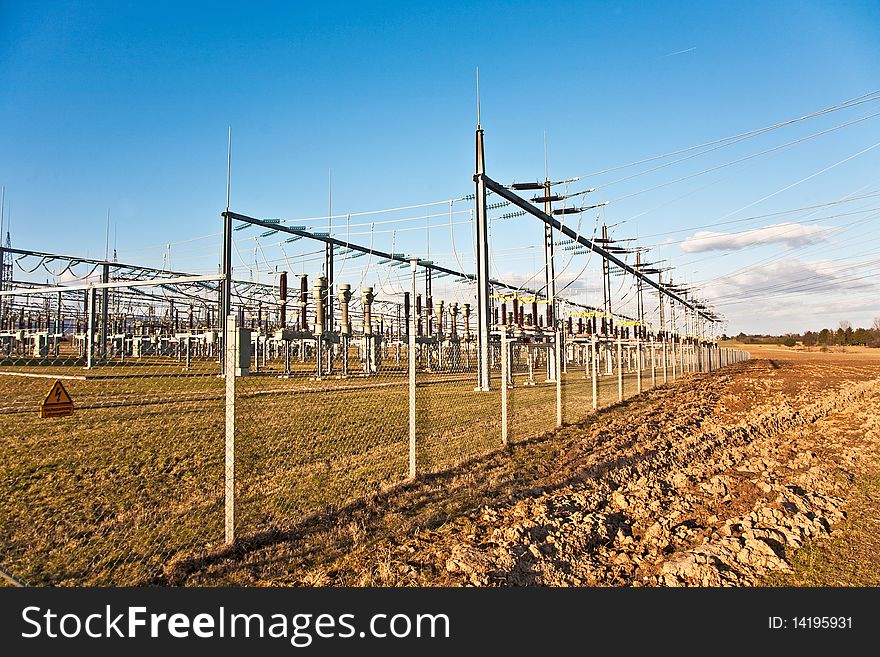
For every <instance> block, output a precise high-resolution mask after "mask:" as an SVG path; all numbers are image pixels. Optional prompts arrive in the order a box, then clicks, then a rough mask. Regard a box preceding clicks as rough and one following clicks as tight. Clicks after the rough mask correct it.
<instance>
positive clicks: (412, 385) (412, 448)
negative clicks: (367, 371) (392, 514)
mask: <svg viewBox="0 0 880 657" xmlns="http://www.w3.org/2000/svg"><path fill="white" fill-rule="evenodd" d="M409 263H410V275H411V277H412V281H411V284H412V296H413V298H415V296H416V267H417V264H418V260H417V259H415V258H414V259H412V260H410V261H409ZM407 368H408V373H409V478H410V479H415V478H416V314H415V313H411V314H410V324H409V354H408V355H407Z"/></svg>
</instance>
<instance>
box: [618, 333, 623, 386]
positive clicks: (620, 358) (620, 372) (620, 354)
mask: <svg viewBox="0 0 880 657" xmlns="http://www.w3.org/2000/svg"><path fill="white" fill-rule="evenodd" d="M617 401H619V402H622V401H623V344H622V343H621V341H620V332H619V331H618V333H617Z"/></svg>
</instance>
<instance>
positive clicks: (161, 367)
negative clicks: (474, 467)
mask: <svg viewBox="0 0 880 657" xmlns="http://www.w3.org/2000/svg"><path fill="white" fill-rule="evenodd" d="M391 365H392V366H393V363H392V364H391ZM0 369H2V371H3V372H7V373H6V374H0V400H2V401H0V416H2V421H3V425H2V426H3V428H2V431H0V546H2V547H0V565H2V566H3V567H4V568H6V569H8V570H9V571H11V572H12V573H14V574H15V575H17V576H18V577H20V578H22V579H23V580H25V581H26V582H28V583H30V584H34V585H73V584H87V585H102V584H117V585H132V584H145V583H150V582H153V581H156V578H157V577H158V576H159V575H160V574H161V572H162V570H163V568H164V567H165V565H166V564H167V563H169V561H174V560H179V559H182V558H185V557H186V556H187V555H189V554H195V553H200V552H204V551H205V550H211V549H216V548H217V547H219V546H220V545H221V544H222V541H223V505H224V498H223V475H224V426H225V425H224V394H223V391H224V388H223V386H224V381H223V379H222V378H221V377H219V376H217V365H216V363H214V362H213V361H211V360H208V359H205V360H194V361H193V363H192V366H191V368H190V369H189V370H185V369H184V368H183V367H182V365H181V364H179V363H177V362H175V361H174V360H173V359H159V358H153V359H144V360H143V361H141V362H140V363H135V362H127V363H125V364H121V363H117V364H113V365H112V366H104V367H97V368H95V369H93V370H89V371H85V370H83V369H82V368H80V367H70V366H66V365H57V366H47V367H34V366H5V367H3V368H0ZM10 372H15V373H18V374H25V373H30V374H40V375H46V374H51V375H60V376H62V377H75V378H68V379H64V385H65V387H66V388H67V390H68V392H69V393H70V395H71V397H72V398H73V400H74V403H75V406H76V412H75V415H74V416H73V417H67V418H53V419H40V418H39V417H38V416H37V412H36V411H37V405H38V404H39V402H40V401H41V400H42V398H43V396H44V395H45V394H46V392H47V391H48V389H49V388H50V387H51V384H52V379H51V378H32V377H26V376H14V375H12V374H10ZM278 374H279V372H278V371H277V370H276V371H275V372H273V373H271V374H264V375H257V376H251V377H242V378H238V379H237V380H236V384H237V390H236V496H237V504H236V515H237V522H236V525H237V531H238V534H239V535H240V536H242V537H244V538H246V537H248V536H252V535H258V534H265V533H267V532H272V531H282V530H284V528H286V527H289V526H292V525H293V524H295V523H296V522H297V521H298V520H299V519H301V518H302V517H303V516H304V515H306V514H309V513H312V512H315V511H319V510H322V509H325V508H327V507H331V508H332V507H339V506H342V505H344V504H345V503H346V502H348V501H350V500H353V499H358V498H363V497H365V496H368V495H370V494H372V493H374V492H378V491H381V490H384V489H387V488H388V487H390V486H393V485H395V484H399V483H401V482H402V481H403V480H404V479H405V477H406V475H407V468H408V440H409V433H408V397H407V384H406V378H405V372H404V371H403V370H401V369H396V370H395V368H393V367H389V368H388V369H387V370H386V371H383V373H382V374H381V375H380V376H375V377H369V378H363V377H352V378H348V379H336V378H327V379H325V380H322V381H316V380H314V379H313V377H310V376H308V375H307V373H306V372H305V371H304V370H302V369H301V370H300V371H299V373H297V374H295V375H293V376H291V377H290V378H280V377H279V376H278ZM82 377H85V378H82ZM644 377H645V378H644V379H643V384H644V386H645V388H647V387H648V386H649V385H650V372H649V371H648V372H647V373H645V374H644ZM658 377H659V373H658ZM536 378H538V380H539V382H538V383H537V385H534V386H527V385H523V383H524V381H525V375H524V374H522V373H518V374H517V375H516V376H515V381H516V385H515V387H514V388H513V389H511V390H510V395H509V403H510V407H509V408H510V413H509V418H510V419H509V431H510V439H511V440H512V441H518V440H524V439H528V438H531V437H533V436H536V435H540V434H542V433H545V432H547V431H551V430H552V429H553V428H554V426H555V422H556V401H555V389H556V388H555V384H553V383H543V382H542V381H543V377H536ZM659 380H660V379H659V378H658V382H659ZM496 381H497V379H496ZM599 383H600V385H599V403H600V406H607V405H609V404H612V403H614V402H616V401H617V378H616V375H615V376H603V377H600V381H599ZM473 385H474V375H473V373H462V372H458V373H455V374H437V373H435V374H429V373H424V374H422V373H420V374H419V377H418V392H417V404H416V411H417V464H418V469H419V472H420V473H421V472H431V471H440V470H443V469H446V468H450V467H454V466H455V465H457V464H459V463H461V462H463V461H466V460H467V459H470V458H472V457H474V456H477V455H480V454H484V453H486V452H489V451H491V450H493V449H497V448H499V447H500V445H501V426H500V391H499V390H498V389H497V386H495V389H494V390H493V391H491V392H488V393H475V392H474V391H473ZM635 386H636V383H635V375H634V374H628V375H627V376H626V378H625V395H626V396H631V395H632V394H634V393H635ZM563 401H564V416H565V420H566V422H573V421H576V420H580V419H583V418H585V417H587V416H589V415H590V414H591V413H592V412H593V411H592V390H591V381H590V379H587V378H584V371H583V368H572V369H571V370H570V371H569V372H568V373H567V374H566V375H564V378H563Z"/></svg>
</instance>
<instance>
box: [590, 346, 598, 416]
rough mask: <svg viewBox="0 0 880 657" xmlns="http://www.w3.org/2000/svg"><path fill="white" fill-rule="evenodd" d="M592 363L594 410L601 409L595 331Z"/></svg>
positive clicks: (591, 348)
mask: <svg viewBox="0 0 880 657" xmlns="http://www.w3.org/2000/svg"><path fill="white" fill-rule="evenodd" d="M590 351H591V355H590V365H591V367H592V372H593V376H592V379H593V410H594V411H595V410H598V409H599V364H598V363H597V362H596V353H597V349H596V333H595V331H594V332H593V334H592V336H591V340H590Z"/></svg>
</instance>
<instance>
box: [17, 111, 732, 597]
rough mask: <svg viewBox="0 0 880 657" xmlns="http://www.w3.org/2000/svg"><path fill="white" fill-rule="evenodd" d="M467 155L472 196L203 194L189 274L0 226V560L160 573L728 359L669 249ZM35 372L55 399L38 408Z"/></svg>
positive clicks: (561, 193) (27, 572)
mask: <svg viewBox="0 0 880 657" xmlns="http://www.w3.org/2000/svg"><path fill="white" fill-rule="evenodd" d="M486 162H487V157H486V149H485V146H484V135H483V130H482V128H480V127H478V129H477V132H476V163H477V164H476V172H475V174H474V175H473V181H474V183H475V190H474V191H473V193H470V194H467V195H465V196H462V197H459V198H455V199H447V200H443V201H440V202H437V203H429V204H422V205H417V206H406V207H403V208H394V209H391V210H385V211H381V212H380V211H377V212H375V213H360V214H364V215H366V216H367V221H361V222H358V221H357V218H358V216H359V213H352V214H348V215H333V214H332V212H330V213H328V216H327V217H322V218H319V219H315V220H297V219H280V218H261V217H258V216H252V215H251V214H248V212H247V209H246V208H241V209H240V210H233V209H231V208H230V206H229V199H228V198H227V207H226V209H225V211H223V212H222V213H220V220H219V222H218V226H217V227H218V228H219V229H221V231H222V232H221V237H220V244H219V247H220V249H219V250H220V268H219V271H215V272H214V273H207V274H206V273H199V272H198V271H178V270H174V269H172V268H171V267H170V266H169V267H167V268H164V267H163V268H159V267H147V266H141V265H138V264H132V263H128V262H120V261H119V260H118V259H117V258H116V257H109V253H108V257H105V258H104V259H96V258H88V257H81V256H78V255H72V254H61V253H47V252H43V251H38V250H29V249H25V248H20V247H19V246H17V245H16V247H15V248H13V246H12V243H11V240H10V237H9V234H8V232H7V234H6V239H5V242H4V246H3V247H2V248H0V275H2V276H0V386H2V391H3V394H2V395H0V399H2V401H0V414H3V417H4V422H5V423H7V425H8V427H9V431H10V432H11V435H14V436H39V437H40V440H39V447H38V448H34V447H32V446H30V447H29V446H28V443H27V441H21V440H18V441H16V440H13V441H11V442H8V443H7V444H6V447H5V448H4V449H5V451H6V454H5V455H4V457H3V462H4V463H14V464H16V465H15V466H14V467H13V468H12V469H10V471H9V474H8V476H6V477H5V479H4V481H6V482H7V483H6V484H5V486H6V490H4V491H3V495H4V497H6V498H7V499H9V500H13V502H12V504H11V507H10V508H11V511H9V512H8V513H6V514H5V515H4V519H3V525H2V526H0V536H2V537H3V539H4V544H5V545H6V549H5V551H4V553H3V555H2V559H3V560H2V561H0V566H2V568H3V572H5V573H6V575H7V577H13V576H14V577H16V578H20V579H21V580H22V581H25V582H34V583H43V584H83V583H85V584H144V583H150V582H155V581H161V573H162V569H163V567H164V565H165V564H167V563H168V562H169V561H174V560H180V559H185V558H188V556H190V555H192V554H195V553H200V552H204V551H205V550H211V549H218V548H219V547H222V546H224V545H227V546H228V545H235V544H237V542H239V541H240V540H242V539H247V538H248V537H254V536H263V535H265V534H266V533H267V532H269V533H271V532H277V531H284V530H286V529H287V528H289V527H291V526H293V525H294V524H295V523H296V522H297V521H298V519H300V518H302V517H304V516H306V515H308V514H313V513H316V512H319V511H326V510H327V509H334V508H340V507H343V506H344V505H346V504H351V503H353V501H356V500H362V499H365V498H366V497H368V496H370V495H374V494H377V493H381V492H382V491H386V490H389V489H391V488H393V487H394V486H396V485H399V484H401V483H405V482H407V481H411V480H413V479H416V478H418V477H419V476H421V475H422V474H424V473H429V472H435V471H440V470H444V469H449V468H453V467H456V466H457V465H459V464H461V463H463V462H465V461H467V460H469V459H473V458H476V457H479V456H481V455H485V454H487V453H490V452H492V451H493V450H498V449H503V448H505V447H506V446H508V445H510V444H512V443H515V442H516V441H518V440H525V439H529V438H532V437H534V436H538V435H541V434H543V433H546V432H548V431H552V430H553V429H555V428H557V427H560V426H562V425H564V424H573V423H577V422H581V421H584V420H585V419H587V418H589V417H590V416H591V415H592V414H594V413H596V412H598V411H600V410H601V409H602V408H604V407H608V406H611V405H615V404H617V403H619V402H622V401H624V400H625V399H628V398H631V397H633V396H634V395H638V394H641V393H643V392H646V391H648V390H649V389H650V388H652V387H655V386H660V385H668V384H672V383H673V382H674V381H676V380H677V379H679V378H680V377H682V376H686V375H704V374H706V375H708V374H707V373H710V372H712V371H713V370H716V369H719V368H722V367H726V366H729V365H734V364H736V363H738V362H740V361H743V360H745V359H746V358H747V357H748V354H746V353H744V352H741V351H737V350H734V349H729V348H725V347H722V346H721V345H720V344H719V342H718V334H719V332H720V331H719V325H720V322H721V321H722V318H721V317H719V316H718V315H717V314H716V313H715V312H714V311H713V309H712V305H711V303H710V302H709V301H707V300H702V299H700V298H699V296H698V293H697V291H696V290H694V289H692V288H690V287H689V286H687V285H684V284H676V283H674V282H673V274H674V272H673V267H672V263H670V262H668V261H665V260H661V259H659V258H653V257H652V254H651V251H650V250H649V249H648V248H646V247H640V246H639V245H638V243H637V242H636V241H635V240H633V239H632V238H630V237H627V236H625V235H617V236H612V232H613V229H612V228H609V227H608V225H607V222H606V221H605V220H604V212H605V209H604V206H605V203H603V202H602V201H601V200H600V201H595V202H594V201H592V200H590V201H587V200H586V199H587V198H588V197H589V195H590V194H591V193H593V190H591V189H584V190H579V191H577V190H576V191H569V190H570V187H571V184H572V180H560V181H557V180H550V179H549V177H548V178H547V179H545V180H543V181H534V182H509V183H505V184H502V183H498V182H496V181H495V180H493V179H492V178H491V177H490V176H489V174H488V173H487V164H486ZM464 179H465V180H467V177H464ZM416 210H418V212H416ZM432 211H434V212H435V214H431V212H432ZM407 213H409V214H407ZM352 219H354V220H355V221H354V222H352ZM333 222H335V223H333ZM407 231H408V232H407ZM416 236H417V237H416ZM428 241H430V243H431V245H433V250H432V249H431V246H429V245H428V244H425V246H422V243H423V242H428ZM215 244H216V242H215V243H214V245H215ZM214 245H212V248H216V246H214ZM438 245H439V246H438ZM444 249H445V250H444ZM243 252H244V253H245V255H249V254H250V253H251V252H252V253H253V261H252V262H253V264H249V263H248V261H247V260H246V257H245V256H243V255H242V253H243ZM514 252H516V253H521V254H525V256H523V257H524V258H526V260H528V262H531V263H532V264H531V265H528V264H527V265H526V266H523V267H520V266H519V265H517V264H516V263H514V262H513V260H512V256H510V254H511V253H514ZM267 253H268V255H267ZM259 258H262V260H263V262H260V260H259ZM591 267H592V268H591ZM52 380H57V381H60V382H61V383H62V384H63V386H64V388H65V390H66V391H67V392H68V393H69V395H70V397H71V399H72V404H73V410H72V415H70V416H68V417H63V418H61V417H59V418H45V419H44V418H40V417H39V416H38V414H37V407H38V404H39V403H40V402H41V400H42V399H43V397H44V396H45V394H46V390H48V389H49V387H50V385H51V384H52ZM55 500H57V501H58V502H57V504H56V502H55ZM62 504H63V510H62V506H61V505H62ZM47 564H48V565H47Z"/></svg>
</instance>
